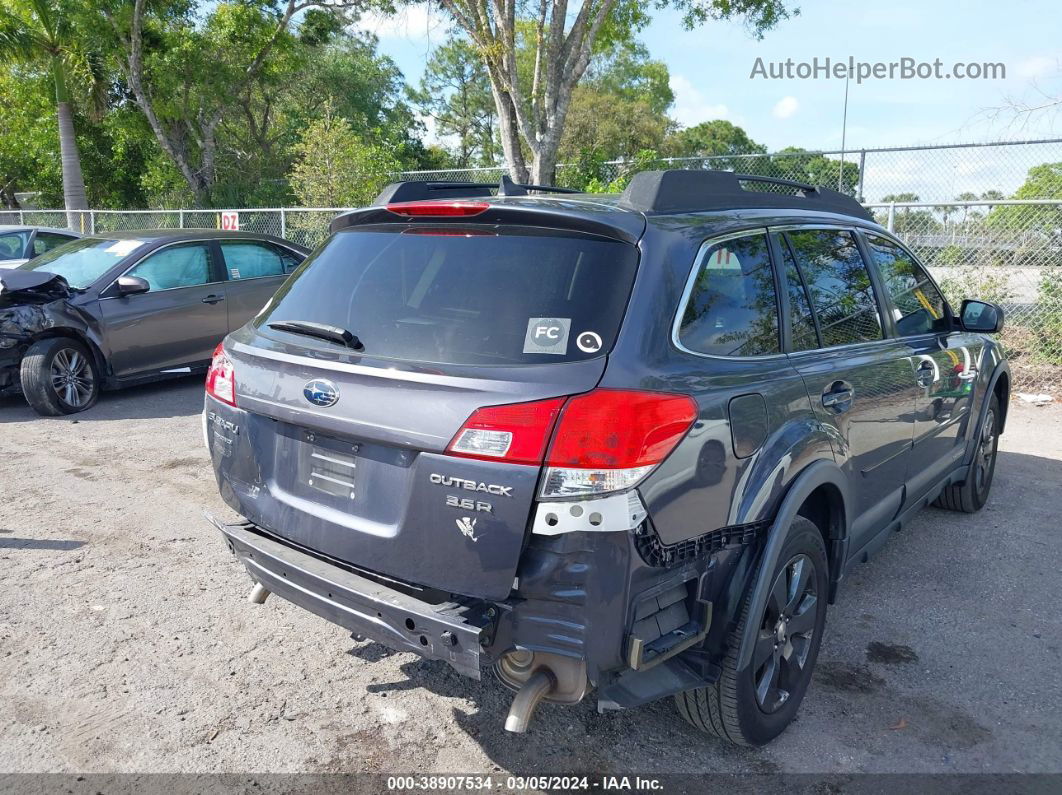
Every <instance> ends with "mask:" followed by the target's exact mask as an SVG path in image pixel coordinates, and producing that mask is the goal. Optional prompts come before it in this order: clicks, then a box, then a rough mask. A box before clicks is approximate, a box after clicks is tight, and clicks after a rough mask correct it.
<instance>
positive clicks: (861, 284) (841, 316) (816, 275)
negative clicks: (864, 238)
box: [786, 229, 883, 348]
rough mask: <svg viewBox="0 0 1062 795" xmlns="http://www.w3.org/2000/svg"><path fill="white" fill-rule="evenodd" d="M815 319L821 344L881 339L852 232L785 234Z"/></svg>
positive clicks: (873, 305)
mask: <svg viewBox="0 0 1062 795" xmlns="http://www.w3.org/2000/svg"><path fill="white" fill-rule="evenodd" d="M786 236H787V237H788V238H789V243H790V245H791V246H792V249H793V254H794V256H795V257H796V261H797V265H798V266H799V268H800V272H801V273H802V275H803V277H804V283H805V285H807V289H808V294H809V295H810V296H811V303H812V306H813V307H814V310H815V314H816V316H817V317H818V321H819V331H820V333H821V335H822V345H823V347H826V348H830V347H833V346H835V345H851V344H853V343H858V342H868V341H871V340H880V339H882V336H883V335H882V327H881V318H880V317H879V315H878V307H877V304H876V303H875V301H874V289H873V287H872V285H871V283H870V273H869V272H868V271H867V266H866V263H864V262H863V257H862V256H861V255H860V253H859V247H858V246H857V245H856V241H855V238H854V237H853V236H852V233H851V232H845V231H841V230H832V229H801V230H797V231H793V232H787V233H786Z"/></svg>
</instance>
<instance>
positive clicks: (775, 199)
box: [620, 169, 874, 221]
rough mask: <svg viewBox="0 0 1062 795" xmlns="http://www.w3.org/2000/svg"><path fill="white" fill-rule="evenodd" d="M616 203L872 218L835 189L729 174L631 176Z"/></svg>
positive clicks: (669, 209) (658, 209) (647, 208)
mask: <svg viewBox="0 0 1062 795" xmlns="http://www.w3.org/2000/svg"><path fill="white" fill-rule="evenodd" d="M743 182H755V183H766V184H770V185H780V186H783V187H787V188H793V189H794V192H793V193H780V192H777V191H757V190H746V189H745V188H744V186H743V185H742V183H743ZM620 204H621V205H623V206H626V207H630V208H631V209H634V210H639V211H641V212H644V213H681V212H690V213H692V212H704V211H708V210H731V209H751V208H759V207H762V208H767V209H777V208H786V209H799V210H820V211H822V212H827V213H839V214H841V215H851V216H854V217H856V218H862V219H864V220H868V221H872V220H874V217H873V216H872V215H871V214H870V212H869V211H868V210H867V209H866V208H865V207H863V205H862V204H860V203H859V202H858V201H856V200H855V199H853V198H852V197H851V196H846V195H845V194H843V193H839V192H838V191H835V190H829V189H828V188H819V187H816V186H815V185H810V184H807V183H804V182H796V181H794V180H791V179H778V178H775V177H762V176H759V175H756V174H735V173H734V172H733V171H694V170H683V169H672V170H669V171H641V172H639V173H637V174H635V175H634V176H633V177H631V181H630V183H629V184H628V185H627V189H626V190H625V191H623V196H622V197H621V199H620Z"/></svg>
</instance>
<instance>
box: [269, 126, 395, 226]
mask: <svg viewBox="0 0 1062 795" xmlns="http://www.w3.org/2000/svg"><path fill="white" fill-rule="evenodd" d="M295 153H296V160H295V164H294V165H293V166H292V170H291V174H290V177H289V178H290V180H291V187H292V190H293V191H294V193H295V196H296V197H297V198H298V200H299V202H301V203H302V204H303V205H305V206H307V207H357V206H361V205H365V204H368V203H369V202H371V201H372V199H373V198H374V197H375V196H376V194H377V193H379V191H380V189H381V188H382V187H383V186H384V185H385V184H386V183H387V182H388V180H389V178H390V176H391V175H392V174H393V173H394V172H395V171H397V170H398V169H399V168H400V164H399V162H398V161H397V160H396V159H395V157H394V156H393V155H392V154H391V153H390V152H388V151H387V150H386V149H383V148H382V147H379V146H376V145H374V144H370V143H367V142H366V141H364V140H363V139H361V138H359V137H358V135H357V134H356V133H355V132H354V130H353V128H352V127H351V125H350V122H348V121H347V120H346V119H343V118H339V117H336V116H333V115H332V113H331V112H330V110H327V109H326V113H325V115H324V117H323V118H321V119H319V120H317V121H315V122H313V123H312V124H311V125H310V126H309V127H308V128H307V129H306V131H305V134H304V135H303V136H302V138H301V140H300V141H299V142H298V143H297V144H296V145H295Z"/></svg>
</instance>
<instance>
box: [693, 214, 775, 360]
mask: <svg viewBox="0 0 1062 795" xmlns="http://www.w3.org/2000/svg"><path fill="white" fill-rule="evenodd" d="M696 268H697V276H696V277H695V281H694V283H693V289H692V290H691V291H690V297H689V300H688V301H687V302H686V306H685V308H684V309H683V310H682V320H681V322H680V324H679V330H678V339H679V342H681V343H682V345H683V346H684V347H685V348H687V349H689V350H691V351H695V352H697V353H707V354H711V355H713V356H764V355H769V354H772V353H780V352H781V347H780V345H779V342H778V303H777V301H776V297H775V289H774V271H773V270H772V268H771V257H770V252H769V250H768V247H767V236H766V235H749V236H747V237H740V238H737V239H734V240H728V241H726V242H723V243H719V244H717V245H714V246H712V247H711V248H709V249H708V250H707V251H705V252H704V253H703V254H702V255H701V257H700V258H699V261H698V263H697V266H696Z"/></svg>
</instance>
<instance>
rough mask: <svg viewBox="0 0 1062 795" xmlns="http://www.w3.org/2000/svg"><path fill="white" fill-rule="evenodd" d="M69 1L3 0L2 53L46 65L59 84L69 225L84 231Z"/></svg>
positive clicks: (74, 49) (57, 101)
mask: <svg viewBox="0 0 1062 795" xmlns="http://www.w3.org/2000/svg"><path fill="white" fill-rule="evenodd" d="M71 10H72V9H71V7H70V6H69V4H68V2H66V0H0V57H5V58H7V59H9V60H13V61H19V62H23V63H27V64H33V65H42V66H45V67H47V69H48V71H49V72H50V74H51V77H52V80H53V82H54V83H55V109H56V116H57V118H58V121H59V154H60V158H61V161H62V164H63V201H64V204H65V205H66V220H67V225H68V226H69V227H70V228H71V229H80V227H81V226H83V225H84V215H83V214H82V213H80V212H78V211H79V210H87V209H88V197H87V196H86V195H85V178H84V176H82V173H81V155H80V153H79V152H78V149H77V138H76V136H75V134H74V107H73V103H72V101H71V94H70V83H71V79H72V76H73V72H74V70H75V69H76V65H77V64H78V63H79V61H78V56H77V47H76V43H75V36H74V30H73V25H72V24H71V20H70V13H69V12H70V11H71Z"/></svg>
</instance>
